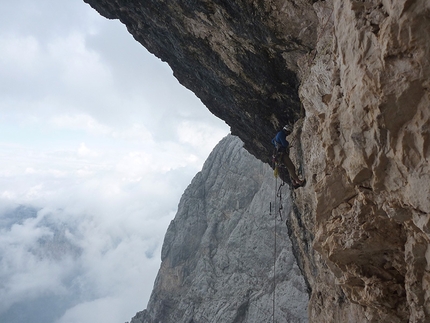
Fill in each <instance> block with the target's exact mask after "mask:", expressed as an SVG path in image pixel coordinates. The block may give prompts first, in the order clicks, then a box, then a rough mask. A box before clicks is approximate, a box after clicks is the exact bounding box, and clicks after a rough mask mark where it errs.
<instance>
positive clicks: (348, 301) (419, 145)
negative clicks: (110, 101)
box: [87, 0, 430, 323]
mask: <svg viewBox="0 0 430 323" xmlns="http://www.w3.org/2000/svg"><path fill="white" fill-rule="evenodd" d="M87 1H88V2H90V3H91V4H92V5H93V6H94V7H96V8H97V9H98V10H99V12H101V13H102V14H104V15H106V16H108V17H110V18H120V19H121V20H122V21H123V22H124V23H125V24H126V25H127V26H128V28H129V30H130V32H131V33H132V34H133V35H134V36H135V38H136V39H138V40H139V41H140V42H141V43H142V44H144V45H145V46H146V47H147V48H148V49H149V50H150V51H152V52H154V53H155V54H156V55H157V56H159V57H161V58H162V59H163V60H166V61H167V62H168V63H169V64H170V65H171V66H172V68H173V70H174V72H175V75H176V76H177V77H178V79H179V80H180V81H181V82H182V83H183V84H184V85H185V86H187V87H189V88H190V89H191V90H193V91H194V92H195V93H196V94H197V95H198V96H199V97H200V98H201V99H202V101H203V102H204V103H205V104H206V105H207V107H208V108H209V109H210V110H211V111H213V112H214V113H215V114H216V115H218V116H219V117H221V118H223V119H224V120H226V121H227V123H228V124H229V125H230V126H231V127H232V131H233V132H234V133H236V134H238V135H239V136H240V137H241V139H242V140H243V141H244V142H245V144H246V145H245V147H246V148H247V149H248V150H249V151H250V152H251V153H252V154H254V155H255V156H256V157H257V158H259V159H261V160H263V161H267V160H268V159H269V156H270V154H269V153H268V152H269V151H270V138H271V137H272V136H273V134H274V131H275V129H276V128H278V127H280V126H281V125H283V124H284V123H287V122H292V121H297V120H298V119H300V120H299V122H296V127H295V132H294V134H293V135H292V136H291V139H292V141H293V142H294V147H293V148H292V156H293V157H294V159H295V162H296V163H297V164H299V165H300V167H299V170H300V171H301V173H302V174H303V175H304V176H305V177H306V178H307V185H306V187H305V188H300V189H298V190H296V193H295V195H294V201H295V205H294V208H293V210H294V212H292V214H291V217H290V218H289V219H288V226H289V227H288V229H289V233H290V235H291V238H292V243H293V245H294V246H295V250H296V252H297V256H298V258H297V260H298V264H299V266H300V268H301V269H302V271H303V272H304V273H305V275H306V278H307V281H308V282H309V285H310V287H311V288H312V296H311V300H310V303H309V311H310V312H309V313H310V321H312V322H360V323H361V322H429V321H430V292H429V291H430V286H429V284H430V277H429V270H430V249H429V238H430V198H429V196H430V166H429V158H430V157H429V156H430V122H429V114H430V109H429V107H430V98H429V96H430V94H429V86H430V81H429V79H430V77H429V76H430V63H429V57H430V53H429V51H430V50H429V47H430V39H429V37H430V36H429V35H430V2H429V1H428V0H397V1H391V0H364V1H352V0H331V1H300V0H297V1H292V0H291V1H287V0H285V1H280V0H279V1H277V0H261V1H240V0H239V1H233V0H227V1H218V0H213V1H209V0H206V1H205V0H196V1H178V2H175V3H174V4H173V3H166V2H165V1H162V0H160V1H155V2H154V1H145V2H140V1H120V0H99V1H96V0H87ZM148 10H149V11H148ZM149 13H150V14H149ZM298 82H300V87H298V85H299V83H298Z"/></svg>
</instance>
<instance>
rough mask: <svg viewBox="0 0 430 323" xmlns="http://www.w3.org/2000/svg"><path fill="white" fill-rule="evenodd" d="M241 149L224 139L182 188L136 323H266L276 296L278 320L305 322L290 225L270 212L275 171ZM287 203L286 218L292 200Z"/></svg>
mask: <svg viewBox="0 0 430 323" xmlns="http://www.w3.org/2000/svg"><path fill="white" fill-rule="evenodd" d="M242 146H243V143H242V142H241V141H240V140H239V139H238V138H237V137H233V136H228V137H226V138H225V139H223V140H222V141H221V142H220V144H219V145H218V146H217V147H216V148H215V149H214V151H213V153H212V154H211V155H210V156H209V158H208V160H207V161H206V163H205V165H204V167H203V169H202V171H201V172H200V173H199V174H197V176H196V177H195V178H194V179H193V181H192V183H191V184H190V186H189V187H188V188H187V190H186V191H185V193H184V195H183V196H182V199H181V201H180V204H179V208H178V213H177V215H176V217H175V219H174V220H173V221H172V223H171V224H170V226H169V229H168V230H167V233H166V237H165V240H164V245H163V250H162V264H161V268H160V271H159V273H158V277H157V279H156V282H155V286H154V290H153V293H152V296H151V299H150V301H149V304H148V309H147V310H145V311H143V312H141V313H138V314H137V315H136V317H135V318H134V319H133V320H132V321H131V323H155V322H157V323H158V322H163V323H168V322H172V323H173V322H175V323H180V322H184V323H185V322H187V323H188V322H202V323H204V322H255V323H260V322H267V321H268V320H269V319H270V318H271V317H272V308H273V293H274V292H275V293H276V294H275V308H276V311H275V320H276V322H294V323H300V322H307V321H308V320H307V303H308V296H309V295H308V293H307V291H306V285H305V282H304V279H303V276H302V275H301V273H300V270H299V268H298V266H297V264H296V262H295V258H294V255H293V254H292V250H291V243H290V241H289V238H288V232H287V228H286V226H285V225H283V222H281V220H280V218H279V216H278V215H277V214H276V213H277V212H274V211H275V210H273V213H272V215H270V214H269V212H270V208H269V206H270V197H269V196H271V197H272V199H274V194H273V191H274V186H275V179H274V178H273V171H272V169H271V168H270V167H268V166H267V165H264V164H263V163H261V162H260V161H258V160H257V159H255V157H253V156H251V155H250V154H249V153H248V152H246V151H245V150H244V149H243V148H242ZM283 191H284V192H283V193H284V196H285V197H288V195H287V193H288V188H287V186H285V187H284V189H283ZM283 201H284V202H285V203H284V205H283V206H284V212H283V213H284V214H285V213H286V211H288V209H289V208H290V206H289V205H290V204H291V202H290V203H289V204H288V202H289V200H288V199H284V200H283ZM272 203H273V202H272ZM278 205H279V202H278ZM273 209H274V207H273ZM275 214H276V215H275ZM275 218H277V224H276V227H275ZM275 229H276V233H277V239H276V241H277V245H276V266H275V272H276V276H275V281H274V278H273V273H274V270H273V266H274V261H275V254H274V252H275V238H274V234H275ZM274 282H275V285H276V289H275V290H274Z"/></svg>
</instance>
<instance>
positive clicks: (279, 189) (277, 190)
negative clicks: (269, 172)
mask: <svg viewBox="0 0 430 323" xmlns="http://www.w3.org/2000/svg"><path fill="white" fill-rule="evenodd" d="M284 185H285V182H284V181H282V183H281V184H280V185H279V187H278V178H277V177H276V179H275V200H274V210H275V212H274V215H275V217H274V221H275V237H274V240H275V245H274V249H275V250H274V253H273V299H272V318H273V323H275V309H276V254H277V234H276V232H277V227H278V223H277V222H278V216H277V214H279V217H280V218H281V221H284V220H283V219H282V210H283V209H284V206H283V204H282V187H283V186H284ZM278 198H279V206H278V209H277V208H276V201H277V200H278ZM270 216H272V202H270Z"/></svg>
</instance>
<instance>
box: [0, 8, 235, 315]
mask: <svg viewBox="0 0 430 323" xmlns="http://www.w3.org/2000/svg"><path fill="white" fill-rule="evenodd" d="M0 47H1V48H2V49H5V50H4V51H3V52H2V55H0V70H1V71H2V73H1V74H0V164H1V165H2V167H1V169H0V257H1V259H2V266H1V267H0V321H5V322H11V323H19V322H23V321H29V320H31V321H32V322H33V323H39V322H40V323H42V322H43V323H53V322H55V321H58V322H59V323H64V322H80V323H82V322H90V319H91V321H92V322H94V321H103V319H104V318H106V319H105V322H113V321H112V320H113V319H115V322H121V321H127V320H129V319H130V318H131V317H132V316H134V314H135V312H137V311H139V310H142V309H143V308H144V307H145V305H146V301H147V300H148V299H149V295H150V292H151V290H152V286H153V282H154V279H155V275H156V272H157V270H158V267H159V264H160V252H161V245H162V240H163V236H164V233H165V231H166V229H167V226H168V224H169V222H170V221H171V219H172V218H173V216H174V214H175V212H176V208H177V204H178V202H179V199H180V196H181V194H182V192H183V191H184V189H185V188H186V186H187V185H188V184H189V183H190V181H191V178H192V177H193V176H194V175H195V173H196V172H197V171H199V170H200V168H201V166H202V164H203V162H204V160H205V159H206V157H207V155H208V154H209V153H210V151H211V150H212V148H213V146H214V145H215V144H216V143H217V142H218V141H219V140H220V139H221V138H222V137H224V136H225V135H226V134H227V132H228V127H227V126H226V125H225V124H224V123H223V122H222V121H220V120H217V119H216V118H215V117H214V116H213V115H211V114H210V113H209V112H208V111H207V109H206V108H205V107H204V106H203V105H202V104H201V102H200V100H199V99H198V98H196V97H195V95H194V94H193V93H192V92H190V91H188V90H186V89H184V88H183V87H182V86H181V85H180V84H179V82H178V81H177V80H176V79H174V78H173V75H172V71H171V70H170V68H169V67H168V66H167V64H165V63H162V62H161V61H160V60H159V59H157V58H156V57H154V56H152V55H150V54H149V53H148V52H147V51H146V50H145V49H144V48H143V47H142V46H141V45H140V44H138V43H137V42H136V41H135V40H134V39H133V38H132V36H131V35H129V34H128V33H127V31H126V28H125V27H124V26H123V25H121V23H120V22H118V21H109V20H107V19H104V18H102V17H100V16H99V15H98V14H97V13H96V12H95V11H94V10H93V9H91V8H90V7H89V6H88V5H86V4H85V3H83V2H82V1H81V2H79V1H78V2H76V1H65V2H58V1H56V0H41V1H38V2H37V3H36V2H34V1H29V0H17V1H12V2H8V3H5V4H4V5H2V11H1V12H0ZM108 317H109V319H110V320H111V321H109V319H108Z"/></svg>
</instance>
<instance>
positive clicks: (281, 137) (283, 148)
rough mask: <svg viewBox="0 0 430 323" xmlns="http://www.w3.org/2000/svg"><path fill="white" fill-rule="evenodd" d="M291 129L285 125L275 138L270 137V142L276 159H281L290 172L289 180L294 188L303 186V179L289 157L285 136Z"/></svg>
mask: <svg viewBox="0 0 430 323" xmlns="http://www.w3.org/2000/svg"><path fill="white" fill-rule="evenodd" d="M292 131H293V128H292V126H290V125H286V126H285V127H284V128H282V130H281V131H279V132H278V133H277V134H276V136H275V138H273V139H272V143H273V145H274V146H275V148H276V159H277V160H281V161H282V162H283V164H284V166H285V168H286V169H287V171H288V174H290V178H291V182H292V184H293V187H294V188H297V187H300V186H303V185H304V184H305V180H304V179H303V180H300V179H299V176H298V175H297V174H296V167H295V166H294V164H293V162H292V161H291V159H290V144H289V142H288V141H287V136H288V135H289V134H290V133H291V132H292Z"/></svg>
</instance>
